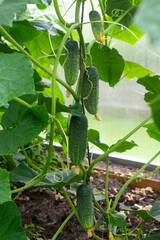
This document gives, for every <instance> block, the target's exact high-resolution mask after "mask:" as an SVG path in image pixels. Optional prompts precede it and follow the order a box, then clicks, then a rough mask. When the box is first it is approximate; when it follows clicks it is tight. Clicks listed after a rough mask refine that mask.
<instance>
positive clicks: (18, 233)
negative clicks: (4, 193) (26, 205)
mask: <svg viewBox="0 0 160 240" xmlns="http://www.w3.org/2000/svg"><path fill="white" fill-rule="evenodd" d="M20 221H21V217H20V212H19V209H18V207H17V206H16V204H15V203H14V202H13V201H8V202H5V203H3V204H0V240H11V239H12V240H27V237H26V235H25V232H24V230H23V229H22V227H21V226H20V223H21V222H20Z"/></svg>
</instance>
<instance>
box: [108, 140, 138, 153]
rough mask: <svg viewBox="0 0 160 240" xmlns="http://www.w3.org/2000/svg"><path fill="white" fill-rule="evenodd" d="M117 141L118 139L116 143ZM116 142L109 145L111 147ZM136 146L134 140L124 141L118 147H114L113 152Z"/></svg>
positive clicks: (124, 150)
mask: <svg viewBox="0 0 160 240" xmlns="http://www.w3.org/2000/svg"><path fill="white" fill-rule="evenodd" d="M119 142H120V140H119V141H118V142H117V143H119ZM117 143H116V144H117ZM116 144H113V145H112V146H111V147H113V146H114V145H116ZM137 146H138V145H137V144H136V143H135V142H134V141H130V142H128V141H124V142H123V143H122V144H121V145H120V146H119V147H118V148H116V150H115V152H119V153H122V152H126V151H127V150H131V149H132V148H134V147H137Z"/></svg>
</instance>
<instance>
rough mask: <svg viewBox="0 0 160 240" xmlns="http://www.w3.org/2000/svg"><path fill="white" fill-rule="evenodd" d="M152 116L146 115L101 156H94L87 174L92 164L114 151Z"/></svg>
mask: <svg viewBox="0 0 160 240" xmlns="http://www.w3.org/2000/svg"><path fill="white" fill-rule="evenodd" d="M151 118H152V115H150V116H149V117H147V118H146V119H145V120H144V121H143V122H141V123H140V124H139V125H138V126H137V127H135V128H134V129H133V130H132V131H131V132H129V133H128V134H127V135H126V136H125V137H124V138H122V139H121V140H119V141H118V142H117V143H116V144H114V145H112V146H111V147H110V148H109V150H107V151H106V152H105V153H103V154H102V155H101V156H99V157H98V158H96V159H95V160H94V161H93V162H92V163H91V165H90V166H89V168H88V175H90V173H91V171H92V169H93V167H94V165H95V164H96V163H98V162H99V161H101V160H102V159H103V158H105V157H106V156H107V155H109V154H110V153H111V152H114V151H115V150H116V149H117V148H118V147H120V146H121V144H122V143H124V142H125V141H126V140H127V139H128V138H129V137H131V136H132V135H133V134H134V133H135V132H137V131H138V130H139V129H140V128H141V127H143V126H144V124H145V123H147V122H148V121H149V120H150V119H151Z"/></svg>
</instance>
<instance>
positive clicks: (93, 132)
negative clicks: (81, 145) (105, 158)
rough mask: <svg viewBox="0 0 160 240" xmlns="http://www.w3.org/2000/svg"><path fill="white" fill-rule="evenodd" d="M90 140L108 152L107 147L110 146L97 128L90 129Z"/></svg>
mask: <svg viewBox="0 0 160 240" xmlns="http://www.w3.org/2000/svg"><path fill="white" fill-rule="evenodd" d="M88 141H89V142H90V143H92V144H94V145H95V146H97V147H98V148H100V149H101V150H102V151H104V152H106V151H107V149H108V148H109V147H108V145H107V144H105V143H103V142H102V141H101V140H100V134H99V132H98V131H97V130H95V129H89V130H88Z"/></svg>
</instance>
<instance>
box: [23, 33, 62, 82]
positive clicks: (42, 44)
mask: <svg viewBox="0 0 160 240" xmlns="http://www.w3.org/2000/svg"><path fill="white" fill-rule="evenodd" d="M62 37H63V35H55V36H51V37H50V38H51V42H50V38H49V34H48V31H47V30H45V31H44V32H41V33H40V34H39V35H38V36H37V37H35V38H34V39H32V40H31V41H29V42H25V43H24V45H25V47H26V48H28V50H29V52H30V53H31V55H32V56H33V57H34V58H35V59H38V61H39V62H40V63H41V64H42V65H43V66H44V67H46V68H48V69H50V68H51V67H50V59H49V56H50V55H54V53H53V52H52V47H53V49H54V50H55V49H58V48H59V45H60V42H61V39H62ZM51 44H52V46H51ZM35 69H36V70H37V71H38V72H39V73H40V75H41V77H46V78H48V74H47V73H45V72H44V71H43V70H41V69H39V67H37V66H35Z"/></svg>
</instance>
